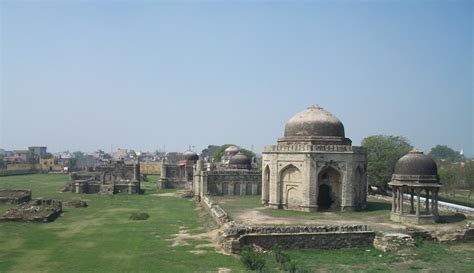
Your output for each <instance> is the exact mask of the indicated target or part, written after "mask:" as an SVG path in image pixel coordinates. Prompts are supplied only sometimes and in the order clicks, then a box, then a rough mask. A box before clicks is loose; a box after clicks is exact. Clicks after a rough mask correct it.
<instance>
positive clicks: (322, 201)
mask: <svg viewBox="0 0 474 273" xmlns="http://www.w3.org/2000/svg"><path fill="white" fill-rule="evenodd" d="M333 202H334V201H333V200H332V198H331V187H329V186H328V185H326V184H323V185H320V186H319V193H318V208H319V210H328V209H329V208H330V207H331V205H332V203H333Z"/></svg>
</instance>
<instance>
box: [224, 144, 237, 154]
mask: <svg viewBox="0 0 474 273" xmlns="http://www.w3.org/2000/svg"><path fill="white" fill-rule="evenodd" d="M239 151H240V149H239V147H237V146H235V145H230V146H229V147H227V148H226V149H225V150H224V152H228V153H232V152H235V153H238V152H239Z"/></svg>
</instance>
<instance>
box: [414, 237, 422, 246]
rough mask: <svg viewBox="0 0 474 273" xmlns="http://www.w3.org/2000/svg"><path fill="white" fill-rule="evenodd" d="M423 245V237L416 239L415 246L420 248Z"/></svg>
mask: <svg viewBox="0 0 474 273" xmlns="http://www.w3.org/2000/svg"><path fill="white" fill-rule="evenodd" d="M422 245H423V238H421V237H416V238H415V246H416V247H420V246H422Z"/></svg>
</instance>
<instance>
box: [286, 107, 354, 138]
mask: <svg viewBox="0 0 474 273" xmlns="http://www.w3.org/2000/svg"><path fill="white" fill-rule="evenodd" d="M284 136H285V137H314V136H330V137H345V133H344V125H343V124H342V122H341V121H340V120H339V119H338V118H337V117H335V116H334V115H333V114H331V113H329V112H328V111H326V110H324V109H323V108H322V107H319V106H310V107H308V108H307V109H306V110H304V111H302V112H299V113H298V114H296V115H294V116H293V117H292V118H291V119H290V120H289V121H288V122H287V123H286V126H285V135H284Z"/></svg>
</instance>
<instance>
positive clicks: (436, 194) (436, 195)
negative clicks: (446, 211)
mask: <svg viewBox="0 0 474 273" xmlns="http://www.w3.org/2000/svg"><path fill="white" fill-rule="evenodd" d="M438 191H439V188H436V189H435V198H434V200H435V209H434V212H435V215H438Z"/></svg>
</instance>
